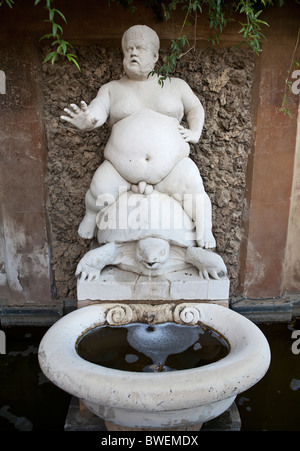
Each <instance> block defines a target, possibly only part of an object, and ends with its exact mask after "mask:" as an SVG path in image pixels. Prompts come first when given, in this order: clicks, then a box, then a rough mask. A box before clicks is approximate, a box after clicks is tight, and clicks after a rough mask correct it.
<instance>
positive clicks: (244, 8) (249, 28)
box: [238, 0, 269, 55]
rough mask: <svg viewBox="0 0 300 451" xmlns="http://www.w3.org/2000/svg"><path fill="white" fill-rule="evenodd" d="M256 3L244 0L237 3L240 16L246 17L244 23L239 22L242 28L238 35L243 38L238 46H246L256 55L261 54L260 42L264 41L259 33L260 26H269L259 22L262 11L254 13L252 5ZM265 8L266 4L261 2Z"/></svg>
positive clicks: (263, 37) (263, 36)
mask: <svg viewBox="0 0 300 451" xmlns="http://www.w3.org/2000/svg"><path fill="white" fill-rule="evenodd" d="M255 3H256V1H251V0H244V1H241V2H239V5H238V8H239V12H240V14H243V13H244V14H245V15H246V19H247V21H246V22H240V25H241V26H242V28H241V29H240V31H239V33H240V34H242V36H243V38H244V39H243V41H242V42H241V43H240V44H239V45H242V44H246V45H247V46H248V47H251V48H252V50H254V52H255V53H256V55H258V54H259V53H260V52H261V50H262V49H261V42H262V40H263V39H266V37H265V35H264V34H263V33H262V31H261V25H265V26H267V27H268V26H269V24H268V23H267V22H265V21H264V20H260V19H259V18H258V17H259V16H260V14H261V13H262V11H263V10H260V11H257V12H255V9H254V4H255ZM262 3H263V4H264V6H266V2H262Z"/></svg>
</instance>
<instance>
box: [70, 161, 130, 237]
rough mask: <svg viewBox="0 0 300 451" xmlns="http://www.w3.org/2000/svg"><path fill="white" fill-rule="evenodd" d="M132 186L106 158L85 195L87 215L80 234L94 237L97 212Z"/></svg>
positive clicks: (81, 224) (79, 230)
mask: <svg viewBox="0 0 300 451" xmlns="http://www.w3.org/2000/svg"><path fill="white" fill-rule="evenodd" d="M130 186H131V184H130V183H129V182H127V181H126V180H125V179H124V178H123V177H122V176H121V175H120V174H119V173H118V172H117V171H116V169H115V168H114V166H113V165H112V164H111V163H110V162H109V161H107V160H105V161H104V162H103V163H102V164H101V166H99V168H98V169H97V170H96V172H95V174H94V176H93V178H92V182H91V185H90V188H89V190H88V191H87V193H86V195H85V216H84V218H83V220H82V221H81V223H80V225H79V228H78V234H79V235H80V236H81V237H82V238H93V236H94V232H95V227H96V217H97V213H98V212H99V211H100V210H102V208H103V207H105V206H107V205H108V204H111V203H113V202H114V201H115V200H116V199H117V198H118V197H119V195H120V193H121V192H123V191H127V190H129V189H130Z"/></svg>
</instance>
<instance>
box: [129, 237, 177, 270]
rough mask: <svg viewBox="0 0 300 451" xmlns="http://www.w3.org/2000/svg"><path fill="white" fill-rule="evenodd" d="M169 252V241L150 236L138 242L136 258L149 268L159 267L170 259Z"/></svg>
mask: <svg viewBox="0 0 300 451" xmlns="http://www.w3.org/2000/svg"><path fill="white" fill-rule="evenodd" d="M169 253H170V244H169V242H168V241H166V240H163V239H162V238H152V237H149V238H144V239H142V240H139V241H138V242H137V245H136V254H135V258H136V261H137V263H139V264H142V265H143V266H144V267H145V268H147V269H158V268H160V267H161V266H162V265H163V264H164V263H165V262H166V261H167V260H168V258H169Z"/></svg>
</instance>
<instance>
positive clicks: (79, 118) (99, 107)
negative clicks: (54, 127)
mask: <svg viewBox="0 0 300 451" xmlns="http://www.w3.org/2000/svg"><path fill="white" fill-rule="evenodd" d="M109 109H110V104H109V88H108V86H107V85H103V86H102V87H101V88H100V89H99V91H98V94H97V96H96V97H95V98H94V100H92V101H91V103H90V104H89V105H87V104H86V103H85V102H84V101H82V102H81V103H80V107H79V106H77V105H75V104H74V103H72V104H71V105H70V107H69V108H65V109H64V112H65V113H66V115H63V116H61V117H60V118H61V119H62V120H63V121H66V122H69V123H70V124H72V125H74V127H77V128H78V129H79V130H93V129H94V128H97V127H100V126H101V125H103V124H104V122H105V121H106V120H107V118H108V116H109Z"/></svg>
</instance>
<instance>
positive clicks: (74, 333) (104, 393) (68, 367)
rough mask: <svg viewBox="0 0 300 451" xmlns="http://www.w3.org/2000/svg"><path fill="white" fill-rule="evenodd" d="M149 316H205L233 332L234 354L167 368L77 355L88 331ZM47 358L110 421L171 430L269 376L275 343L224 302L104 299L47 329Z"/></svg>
mask: <svg viewBox="0 0 300 451" xmlns="http://www.w3.org/2000/svg"><path fill="white" fill-rule="evenodd" d="M141 318H143V321H144V322H145V319H146V320H147V319H148V321H151V324H153V323H154V322H157V323H159V322H166V321H172V322H176V323H180V324H187V325H188V324H189V325H192V324H197V322H198V321H201V322H202V323H204V324H206V325H207V326H209V327H211V328H213V329H215V330H217V331H218V332H220V333H221V334H222V335H223V336H224V337H225V338H227V340H228V341H229V343H230V352H229V354H228V355H227V356H226V357H224V358H223V359H221V360H219V361H217V362H216V363H212V364H208V365H206V366H202V367H199V368H193V369H187V370H180V371H171V372H159V373H144V372H129V371H122V370H115V369H110V368H105V367H103V366H100V365H96V364H94V363H90V362H88V361H86V360H84V359H83V358H81V357H79V355H78V354H77V352H76V349H75V344H76V342H77V340H78V338H79V337H80V336H82V335H83V333H85V332H86V331H87V330H89V329H92V328H94V327H96V326H98V325H102V324H110V325H123V324H128V323H131V322H139V319H141ZM39 362H40V366H41V369H42V371H43V372H44V374H45V375H46V376H47V377H48V378H49V379H50V381H52V382H53V383H54V384H55V385H57V386H58V387H60V388H61V389H63V390H65V391H66V392H68V393H70V394H72V395H74V396H75V397H77V398H79V399H81V400H82V401H83V403H84V404H85V405H86V406H87V407H88V408H89V409H90V410H91V411H92V412H94V413H95V414H96V415H98V416H99V417H101V418H103V419H104V420H105V421H106V422H110V423H113V424H117V425H120V426H122V427H128V428H143V429H146V430H147V429H149V430H151V429H154V430H155V429H156V430H157V429H159V428H165V429H170V430H171V429H173V428H182V427H189V426H193V425H195V424H201V423H204V422H206V421H209V420H211V419H213V418H215V417H217V416H219V415H220V414H221V413H223V412H224V411H225V410H226V409H227V408H229V407H230V405H231V404H232V403H233V401H234V400H235V398H236V396H237V395H238V394H239V393H241V392H243V391H245V390H247V389H248V388H249V387H251V386H252V385H254V384H255V383H256V382H258V381H259V380H260V379H261V378H262V377H263V376H264V374H265V373H266V371H267V369H268V367H269V364H270V349H269V345H268V342H267V340H266V338H265V336H264V335H263V334H262V332H261V331H260V330H259V328H258V327H257V326H256V325H255V324H254V323H252V322H251V321H250V320H248V319H247V318H245V317H243V316H242V315H240V314H238V313H236V312H234V311H232V310H230V309H228V308H225V307H222V306H219V305H216V304H209V303H197V304H191V303H185V304H179V305H177V306H176V305H171V304H163V305H156V306H152V305H148V304H138V305H134V304H131V305H121V304H119V305H114V304H96V305H90V306H87V307H83V308H81V309H78V310H76V311H74V312H72V313H69V314H68V315H66V316H65V317H63V318H62V319H60V320H59V321H58V322H56V323H55V324H54V325H53V326H52V327H51V328H50V329H49V330H48V331H47V333H46V334H45V336H44V337H43V339H42V341H41V344H40V348H39Z"/></svg>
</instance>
